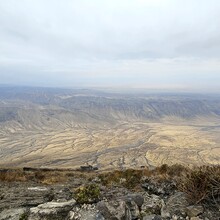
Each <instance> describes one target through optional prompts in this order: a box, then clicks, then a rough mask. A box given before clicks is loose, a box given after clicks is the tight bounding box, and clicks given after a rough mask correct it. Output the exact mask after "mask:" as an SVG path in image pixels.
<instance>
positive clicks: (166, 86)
mask: <svg viewBox="0 0 220 220" xmlns="http://www.w3.org/2000/svg"><path fill="white" fill-rule="evenodd" d="M219 11H220V2H219V1H217V0H210V1H205V0H185V1H184V0H178V1H177V0H166V1H164V0H136V1H135V0H127V1H125V0H118V1H116V0H111V1H110V0H106V1H101V0H94V1H88V0H87V1H86V0H80V1H75V0H72V1H71V0H65V1H62V2H61V1H58V0H53V1H52V0H47V1H43V0H33V1H28V0H21V1H16V0H3V1H1V2H0V84H1V85H4V84H5V85H20V86H43V87H47V86H49V87H69V88H72V87H83V88H84V87H90V88H115V89H118V88H120V89H148V90H162V91H180V92H182V91H184V92H185V91H187V92H207V93H210V92H218V93H219V92H220V14H219Z"/></svg>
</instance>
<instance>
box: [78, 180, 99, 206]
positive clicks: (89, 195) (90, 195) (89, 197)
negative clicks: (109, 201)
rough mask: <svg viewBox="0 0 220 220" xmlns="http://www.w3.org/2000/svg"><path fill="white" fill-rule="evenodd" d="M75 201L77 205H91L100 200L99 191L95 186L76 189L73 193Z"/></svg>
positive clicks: (90, 185)
mask: <svg viewBox="0 0 220 220" xmlns="http://www.w3.org/2000/svg"><path fill="white" fill-rule="evenodd" d="M75 199H76V201H77V203H79V204H84V203H93V202H97V201H99V199H100V189H99V186H98V185H96V184H89V185H87V186H83V187H80V188H78V189H77V190H76V191H75Z"/></svg>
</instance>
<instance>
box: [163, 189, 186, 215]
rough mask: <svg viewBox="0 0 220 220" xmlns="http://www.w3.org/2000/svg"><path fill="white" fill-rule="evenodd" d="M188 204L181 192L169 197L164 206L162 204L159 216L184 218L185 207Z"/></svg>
mask: <svg viewBox="0 0 220 220" xmlns="http://www.w3.org/2000/svg"><path fill="white" fill-rule="evenodd" d="M187 206H189V203H188V201H187V199H186V196H185V194H184V193H182V192H177V193H175V194H174V195H172V196H170V198H169V199H168V201H167V202H166V204H164V203H163V204H162V209H161V216H162V217H163V218H169V217H171V216H173V215H177V216H181V217H186V207H187Z"/></svg>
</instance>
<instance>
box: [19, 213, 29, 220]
mask: <svg viewBox="0 0 220 220" xmlns="http://www.w3.org/2000/svg"><path fill="white" fill-rule="evenodd" d="M27 219H28V214H27V213H25V212H24V213H23V214H21V215H20V217H19V220H27Z"/></svg>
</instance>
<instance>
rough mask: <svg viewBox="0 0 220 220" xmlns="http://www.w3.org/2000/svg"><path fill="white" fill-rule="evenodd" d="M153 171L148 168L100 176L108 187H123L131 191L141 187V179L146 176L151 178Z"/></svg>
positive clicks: (113, 172)
mask: <svg viewBox="0 0 220 220" xmlns="http://www.w3.org/2000/svg"><path fill="white" fill-rule="evenodd" d="M150 175H151V171H150V170H149V169H148V168H145V169H141V170H135V169H127V170H115V171H112V172H108V173H102V174H100V175H99V178H100V179H101V182H102V184H104V185H106V186H112V185H121V186H124V187H126V188H129V189H133V188H135V187H137V186H138V185H140V183H141V179H142V177H144V176H150Z"/></svg>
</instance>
